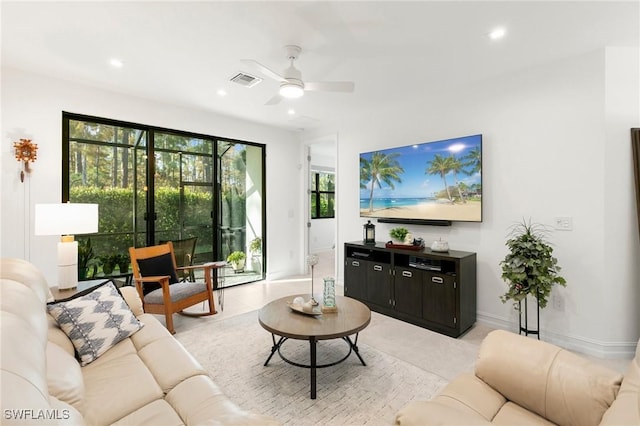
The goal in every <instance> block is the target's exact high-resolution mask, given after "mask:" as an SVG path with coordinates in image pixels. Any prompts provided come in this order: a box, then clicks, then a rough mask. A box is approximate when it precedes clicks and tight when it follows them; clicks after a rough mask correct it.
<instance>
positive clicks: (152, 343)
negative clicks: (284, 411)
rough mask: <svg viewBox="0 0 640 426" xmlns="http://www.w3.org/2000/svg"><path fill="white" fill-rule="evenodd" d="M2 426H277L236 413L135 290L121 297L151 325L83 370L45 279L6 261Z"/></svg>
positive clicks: (0, 267)
mask: <svg viewBox="0 0 640 426" xmlns="http://www.w3.org/2000/svg"><path fill="white" fill-rule="evenodd" d="M0 291H1V293H0V294H1V299H0V307H1V317H0V320H1V322H0V327H1V338H2V348H1V350H2V352H1V356H2V358H1V368H2V371H1V376H0V380H1V390H2V394H1V402H2V413H1V415H2V422H1V423H2V424H3V425H4V424H39V425H40V424H77V425H83V424H86V425H110V424H117V425H153V426H159V425H182V424H186V425H195V424H198V425H213V424H215V425H224V424H230V425H248V424H277V422H276V421H275V420H273V419H272V418H269V417H266V416H261V415H257V414H252V413H248V412H246V411H243V410H242V409H240V408H239V407H237V406H236V405H235V404H234V403H233V402H231V401H230V400H229V399H228V398H227V397H225V396H224V395H223V394H222V392H221V391H220V389H218V387H217V386H216V385H215V383H214V382H213V380H212V379H211V377H210V376H209V375H208V373H207V371H205V370H204V369H203V368H202V367H201V366H200V364H199V363H198V362H197V361H196V360H195V359H194V358H193V357H192V356H191V355H190V354H189V353H188V352H187V351H186V350H185V349H184V347H183V346H182V345H181V344H180V343H179V342H178V341H177V340H175V339H174V338H173V337H172V336H171V334H169V332H168V331H167V330H166V328H165V327H164V326H162V325H161V324H160V323H159V322H158V321H157V320H156V319H155V318H154V317H153V316H151V315H149V314H145V313H143V312H142V304H141V302H140V299H139V297H138V295H137V293H136V291H135V289H134V288H133V287H131V288H123V289H122V290H121V292H122V295H123V297H124V298H125V300H126V301H127V304H128V305H129V307H130V308H131V311H132V312H133V313H134V315H135V316H136V317H137V318H138V320H139V321H140V322H142V323H143V324H144V326H143V327H142V328H141V329H140V330H139V331H137V332H136V333H135V334H133V335H132V336H131V337H128V338H126V339H124V340H122V341H121V342H119V343H117V344H116V345H115V346H114V347H112V348H111V349H109V350H108V351H107V352H105V353H104V354H102V355H101V356H100V357H99V358H97V359H96V360H95V361H93V362H91V363H90V364H88V365H86V366H84V367H81V366H80V364H79V362H78V361H77V360H76V359H75V358H74V347H73V345H72V342H71V340H69V338H68V337H67V335H66V334H65V333H64V332H63V331H62V330H61V329H60V328H59V327H58V324H57V323H56V321H55V320H54V319H53V318H52V317H51V316H50V315H49V314H47V310H46V305H45V304H46V302H47V300H49V299H50V298H51V293H50V291H49V287H48V285H47V282H46V280H45V278H44V276H43V275H42V274H41V273H40V272H39V271H38V270H37V268H35V267H34V266H33V265H31V264H30V263H28V262H26V261H24V260H20V259H1V260H0Z"/></svg>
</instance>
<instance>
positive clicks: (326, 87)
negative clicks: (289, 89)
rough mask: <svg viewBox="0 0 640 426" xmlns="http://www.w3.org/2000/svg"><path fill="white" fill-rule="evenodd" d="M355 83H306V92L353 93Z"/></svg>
mask: <svg viewBox="0 0 640 426" xmlns="http://www.w3.org/2000/svg"><path fill="white" fill-rule="evenodd" d="M354 89H355V83H354V82H353V81H322V82H305V83H304V90H310V91H314V92H353V90H354Z"/></svg>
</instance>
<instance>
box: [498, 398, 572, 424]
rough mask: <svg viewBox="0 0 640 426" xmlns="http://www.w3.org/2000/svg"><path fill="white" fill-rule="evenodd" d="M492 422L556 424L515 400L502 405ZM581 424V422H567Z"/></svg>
mask: <svg viewBox="0 0 640 426" xmlns="http://www.w3.org/2000/svg"><path fill="white" fill-rule="evenodd" d="M492 424H494V425H501V426H514V425H527V426H534V425H541V426H555V425H556V424H555V423H551V422H550V421H548V420H547V419H545V418H544V417H541V416H539V415H537V414H536V413H533V412H531V411H529V410H527V409H525V408H522V407H521V406H519V405H518V404H514V403H513V402H507V403H506V404H504V405H503V406H502V409H500V411H498V414H496V416H495V417H494V418H493V422H492ZM567 424H575V425H580V423H567Z"/></svg>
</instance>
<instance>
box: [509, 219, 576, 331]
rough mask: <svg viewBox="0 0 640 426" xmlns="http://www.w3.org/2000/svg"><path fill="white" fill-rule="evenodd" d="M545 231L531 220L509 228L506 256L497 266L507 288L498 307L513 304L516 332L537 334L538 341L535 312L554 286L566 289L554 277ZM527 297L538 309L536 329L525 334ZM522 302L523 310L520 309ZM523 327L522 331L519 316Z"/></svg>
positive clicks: (556, 270)
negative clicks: (516, 321)
mask: <svg viewBox="0 0 640 426" xmlns="http://www.w3.org/2000/svg"><path fill="white" fill-rule="evenodd" d="M546 232H547V231H546V229H545V228H544V227H543V226H542V225H538V224H532V223H531V220H529V222H526V221H524V220H523V222H522V223H518V224H515V225H513V226H512V229H511V232H510V238H509V240H507V243H506V245H507V247H509V250H510V252H509V254H507V256H506V257H505V258H504V260H503V261H501V262H500V266H501V267H502V279H503V280H505V281H506V283H507V285H508V289H507V292H506V293H505V294H503V295H502V296H500V300H502V303H506V302H507V300H514V301H515V302H516V303H514V308H515V309H517V310H519V311H520V320H519V322H520V324H519V326H520V332H523V331H524V332H525V334H527V335H528V334H529V333H531V334H537V335H538V339H540V315H539V309H544V308H545V307H546V306H547V301H548V298H549V295H550V294H551V289H552V288H553V285H554V284H559V285H561V286H566V280H565V279H564V278H562V277H561V276H560V275H559V274H558V273H559V272H560V269H561V268H560V267H559V266H558V260H557V259H556V258H555V257H553V248H552V247H551V246H550V245H549V243H547V241H546V240H545V237H546V235H545V234H546ZM528 295H531V296H532V297H534V298H535V299H536V301H537V305H538V315H537V321H538V328H537V329H536V330H529V328H528V315H527V314H528V312H527V296H528ZM522 301H524V304H525V305H524V306H525V309H524V311H523V310H522V309H521V303H522ZM523 315H524V318H525V326H524V328H523V327H522V316H523Z"/></svg>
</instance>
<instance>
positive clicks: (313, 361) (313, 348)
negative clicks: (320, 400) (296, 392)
mask: <svg viewBox="0 0 640 426" xmlns="http://www.w3.org/2000/svg"><path fill="white" fill-rule="evenodd" d="M316 343H317V339H316V338H315V336H311V337H309V346H310V350H311V399H316Z"/></svg>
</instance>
